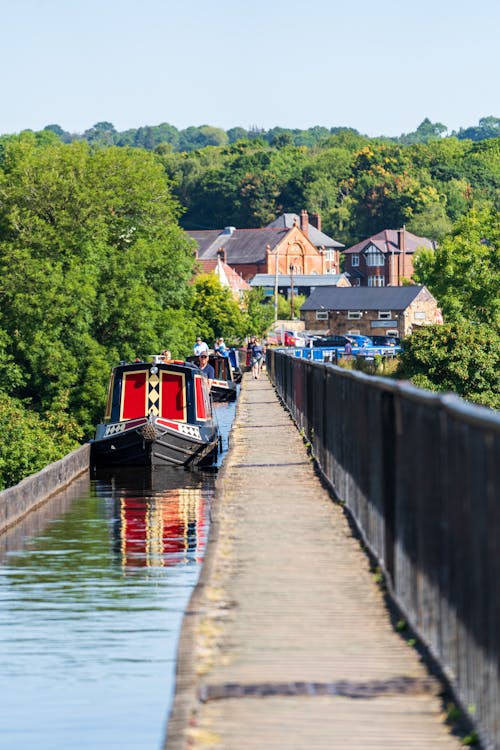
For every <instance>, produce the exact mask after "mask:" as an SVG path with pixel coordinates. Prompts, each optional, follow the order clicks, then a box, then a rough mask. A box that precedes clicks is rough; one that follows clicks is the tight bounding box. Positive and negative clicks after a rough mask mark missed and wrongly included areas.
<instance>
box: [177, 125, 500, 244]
mask: <svg viewBox="0 0 500 750" xmlns="http://www.w3.org/2000/svg"><path fill="white" fill-rule="evenodd" d="M162 160H163V163H164V165H165V169H166V171H167V174H168V175H169V177H170V178H171V180H172V182H173V190H174V194H175V195H176V197H177V198H178V200H179V202H180V203H181V204H182V205H183V206H184V207H185V208H186V212H185V214H184V215H183V217H182V219H181V222H182V225H183V226H184V227H185V228H187V229H201V228H210V229H215V228H223V227H225V226H235V227H241V228H244V227H261V226H265V225H266V224H268V223H269V222H271V221H272V220H273V219H275V218H276V216H278V215H280V214H281V213H283V212H290V213H299V212H300V210H301V209H302V208H305V209H306V210H307V211H308V212H309V213H310V214H311V213H314V212H318V213H319V214H320V215H321V218H322V228H323V231H325V232H326V234H328V235H330V236H331V237H333V238H335V239H336V240H339V241H341V242H343V243H344V244H346V245H351V244H354V243H355V242H357V241H359V240H361V239H363V238H364V237H367V236H369V235H371V234H374V233H376V232H379V231H380V230H381V229H386V228H390V229H397V228H399V227H401V226H402V225H406V227H407V229H409V230H410V231H412V232H414V233H416V234H418V235H420V236H426V237H430V238H431V239H433V240H436V241H438V242H439V241H441V240H442V239H443V238H444V237H445V236H446V235H447V234H448V233H449V232H450V231H451V228H452V226H453V224H454V223H455V222H456V221H457V220H458V219H460V217H461V216H463V215H464V214H465V213H467V212H468V211H469V210H470V208H471V207H472V206H482V205H490V206H491V207H492V208H493V209H495V210H498V209H499V208H500V138H497V139H491V140H488V141H482V142H480V143H475V142H473V141H459V140H457V139H456V138H445V139H441V140H431V141H429V142H428V143H426V144H414V145H409V146H404V145H399V144H394V143H387V142H382V141H376V140H373V139H372V140H370V139H366V138H362V137H361V136H357V135H353V134H352V133H341V134H337V135H334V136H330V137H329V138H328V139H326V140H325V141H324V142H322V143H321V145H318V146H316V147H315V148H313V149H308V148H306V147H304V146H301V147H298V146H295V145H285V146H283V147H281V148H276V147H274V146H270V145H269V144H268V143H266V142H265V141H261V140H246V141H238V142H237V143H235V144H233V145H231V146H224V147H210V148H206V149H203V150H200V151H194V152H191V153H171V152H170V153H165V154H162Z"/></svg>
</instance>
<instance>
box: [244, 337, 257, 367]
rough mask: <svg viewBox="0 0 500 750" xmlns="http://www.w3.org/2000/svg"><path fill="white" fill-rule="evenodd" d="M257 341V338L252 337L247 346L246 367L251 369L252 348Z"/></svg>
mask: <svg viewBox="0 0 500 750" xmlns="http://www.w3.org/2000/svg"><path fill="white" fill-rule="evenodd" d="M254 341H255V336H251V337H250V338H249V339H248V344H247V351H246V359H245V367H249V368H250V367H251V366H252V346H253V343H254Z"/></svg>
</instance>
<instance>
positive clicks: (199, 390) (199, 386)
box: [194, 375, 208, 421]
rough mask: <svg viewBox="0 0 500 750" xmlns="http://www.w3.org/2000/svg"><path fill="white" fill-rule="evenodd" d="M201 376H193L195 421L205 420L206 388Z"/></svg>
mask: <svg viewBox="0 0 500 750" xmlns="http://www.w3.org/2000/svg"><path fill="white" fill-rule="evenodd" d="M204 381H205V377H204V376H203V375H195V376H194V391H195V395H196V419H197V420H201V421H204V420H206V419H207V413H208V409H207V387H206V383H205V382H204Z"/></svg>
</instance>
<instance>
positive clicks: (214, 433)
mask: <svg viewBox="0 0 500 750" xmlns="http://www.w3.org/2000/svg"><path fill="white" fill-rule="evenodd" d="M218 446H219V430H218V427H217V422H216V420H215V417H214V414H213V410H212V399H211V396H210V392H209V389H208V382H207V379H206V378H205V377H204V376H203V375H202V374H201V373H200V371H199V369H198V367H196V366H195V365H193V364H191V363H189V362H171V363H164V362H162V360H161V357H160V356H155V357H153V361H152V362H132V363H125V362H122V363H120V365H118V366H117V367H114V368H113V370H112V371H111V376H110V380H109V387H108V400H107V405H106V413H105V416H104V421H103V422H102V423H101V424H98V425H97V428H96V434H95V438H94V439H93V440H91V441H90V447H91V464H92V465H94V466H162V465H173V466H194V465H200V464H203V465H210V464H212V463H214V462H215V460H216V458H217V453H218Z"/></svg>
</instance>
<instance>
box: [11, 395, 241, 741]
mask: <svg viewBox="0 0 500 750" xmlns="http://www.w3.org/2000/svg"><path fill="white" fill-rule="evenodd" d="M216 411H217V415H218V418H219V423H220V428H221V433H222V440H223V453H222V458H223V456H224V453H225V452H226V450H227V445H228V439H229V430H230V426H231V423H232V420H233V417H234V404H219V405H217V407H216ZM214 485H215V474H214V473H207V472H194V471H186V470H184V469H175V468H172V469H161V470H157V471H152V472H145V471H144V470H141V469H139V470H138V469H132V468H130V469H127V470H122V471H113V472H100V473H98V474H96V475H95V476H91V477H90V478H87V477H86V478H83V479H79V480H77V481H76V482H74V483H73V484H72V486H71V487H70V488H69V490H68V491H66V492H64V493H60V494H59V495H58V496H56V497H54V498H53V499H51V500H49V501H48V502H47V503H45V504H44V505H43V506H42V507H41V508H40V510H38V511H34V512H33V513H31V514H30V515H29V516H28V517H27V518H26V519H24V521H23V522H22V523H20V524H18V525H17V526H15V527H14V528H13V529H12V530H11V531H9V532H7V533H6V534H3V535H1V536H0V668H1V678H0V680H1V685H2V689H1V697H0V748H1V749H2V750H3V748H5V749H6V750H7V749H9V750H10V748H16V750H49V749H50V750H83V748H85V749H87V748H92V750H101V748H102V749H104V748H106V750H108V749H111V748H117V749H118V748H119V749H120V750H160V748H161V747H162V744H163V740H164V737H165V730H166V723H167V718H168V713H169V710H170V708H171V703H172V698H173V691H174V687H175V678H174V675H175V659H176V650H177V643H178V636H179V630H180V625H181V621H182V616H183V612H184V609H185V607H186V605H187V602H188V600H189V597H190V595H191V592H192V590H193V587H194V585H195V584H196V581H197V579H198V576H199V572H200V567H201V563H202V561H203V554H204V550H205V545H206V540H207V534H208V528H209V519H210V508H211V505H212V503H213V500H214V492H215V486H214Z"/></svg>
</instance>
